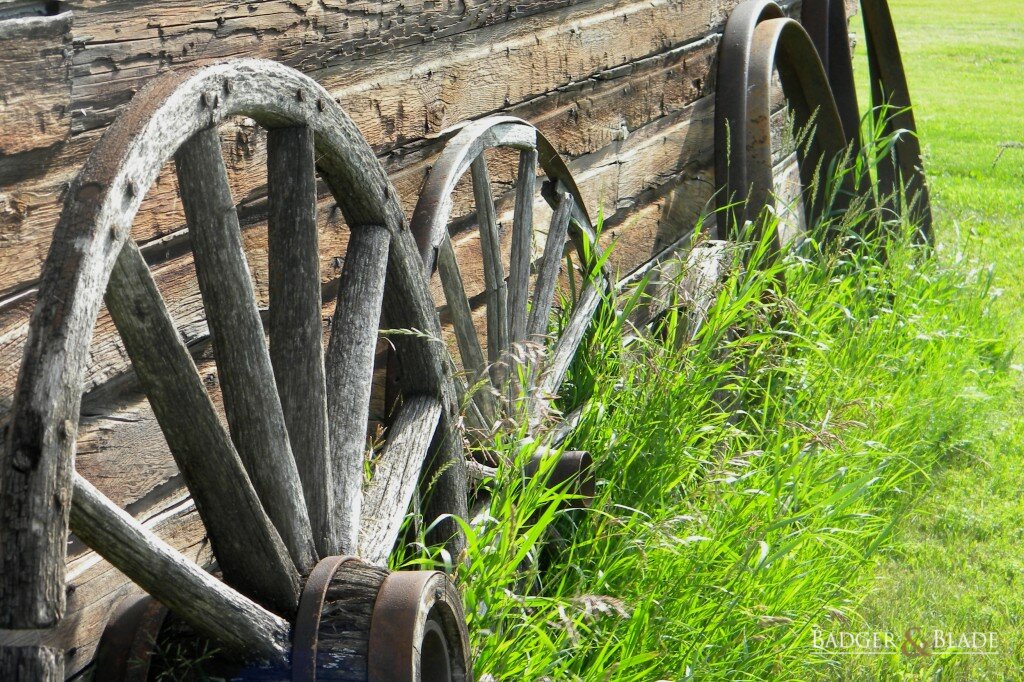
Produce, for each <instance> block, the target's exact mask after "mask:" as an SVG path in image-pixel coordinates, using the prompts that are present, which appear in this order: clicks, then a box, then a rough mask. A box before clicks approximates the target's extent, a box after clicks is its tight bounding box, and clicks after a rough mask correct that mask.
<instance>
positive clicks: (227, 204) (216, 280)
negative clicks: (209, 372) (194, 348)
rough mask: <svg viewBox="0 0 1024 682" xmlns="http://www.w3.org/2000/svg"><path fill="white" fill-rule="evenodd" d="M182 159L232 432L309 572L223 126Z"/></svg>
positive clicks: (298, 486)
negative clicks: (230, 183) (233, 193)
mask: <svg viewBox="0 0 1024 682" xmlns="http://www.w3.org/2000/svg"><path fill="white" fill-rule="evenodd" d="M174 158H175V163H176V165H177V168H178V182H179V183H180V185H181V194H182V204H183V205H184V207H185V215H186V218H187V220H188V226H189V234H190V236H191V238H192V247H193V254H194V257H195V263H196V276H197V278H198V280H199V289H200V291H201V292H202V295H203V306H204V307H205V308H206V311H207V320H208V322H209V325H210V334H211V337H212V340H213V347H214V352H215V358H216V361H217V368H218V370H219V375H220V379H221V388H222V392H223V394H224V407H225V411H226V413H227V418H228V426H229V427H230V429H231V439H232V440H233V441H234V443H235V447H236V448H237V449H238V454H239V455H240V456H241V458H242V462H243V463H244V464H245V468H246V471H248V473H249V477H250V478H251V479H252V484H253V487H255V488H256V492H257V494H258V495H259V497H260V500H261V501H262V502H263V505H264V507H265V508H266V509H267V513H268V514H269V516H270V518H271V520H272V521H273V522H274V526H275V527H276V528H277V530H278V532H279V533H280V534H281V539H282V540H284V543H285V546H286V547H287V548H288V552H289V554H290V555H291V557H292V561H294V562H295V565H296V567H297V568H298V569H299V571H300V572H301V573H306V572H308V571H309V570H310V569H312V567H313V566H314V565H315V564H316V561H317V552H316V547H315V546H314V543H313V535H312V530H311V528H310V523H309V514H308V512H307V510H306V503H305V499H304V498H303V494H302V483H301V481H300V479H299V472H298V468H297V467H296V464H295V459H294V457H293V456H292V451H291V446H290V444H289V442H288V430H287V427H286V425H285V421H284V412H283V410H282V408H281V399H280V397H279V396H278V394H277V386H276V384H275V381H274V369H273V365H272V364H271V361H270V352H269V350H268V348H267V342H266V339H265V338H264V334H263V322H262V320H261V319H260V314H259V310H258V309H257V307H256V299H255V296H254V294H253V289H252V283H251V280H250V276H249V270H248V267H247V265H246V261H245V252H244V251H243V250H242V240H241V233H240V230H239V227H238V217H237V214H236V213H235V205H234V202H233V201H232V199H231V191H230V189H229V188H228V185H227V179H226V173H225V171H224V162H223V160H222V158H221V149H220V138H219V136H218V135H217V132H216V129H212V128H208V129H206V130H203V131H200V132H198V133H196V134H195V135H194V136H193V137H192V138H190V139H189V140H188V141H187V142H186V143H185V144H184V145H183V146H182V147H181V148H180V149H179V150H178V151H177V152H175V156H174Z"/></svg>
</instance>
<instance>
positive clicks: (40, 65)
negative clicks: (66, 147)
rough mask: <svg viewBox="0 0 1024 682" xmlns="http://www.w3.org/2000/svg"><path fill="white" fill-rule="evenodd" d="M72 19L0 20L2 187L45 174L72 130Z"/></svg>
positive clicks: (68, 16)
mask: <svg viewBox="0 0 1024 682" xmlns="http://www.w3.org/2000/svg"><path fill="white" fill-rule="evenodd" d="M70 67H71V13H70V12H63V13H61V14H57V15H55V16H26V17H14V18H8V17H3V18H0V130H3V131H4V134H3V137H2V138H0V186H4V185H10V184H12V183H15V182H18V181H21V180H24V179H26V178H28V177H32V176H36V175H40V174H43V173H45V172H46V170H47V165H48V163H49V162H51V160H52V159H53V154H54V152H55V149H54V148H55V147H56V146H58V145H60V144H61V143H62V142H64V140H65V139H66V138H67V137H68V135H69V134H70V130H71V107H70V104H71V74H70Z"/></svg>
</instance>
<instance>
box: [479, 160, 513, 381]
mask: <svg viewBox="0 0 1024 682" xmlns="http://www.w3.org/2000/svg"><path fill="white" fill-rule="evenodd" d="M470 173H471V174H472V180H473V196H474V199H475V202H474V203H475V205H476V214H477V223H478V225H479V228H480V246H481V249H482V250H483V261H484V284H485V286H486V287H487V288H486V289H485V293H484V296H485V298H486V299H487V361H488V362H489V363H490V365H491V381H492V383H493V384H494V385H495V386H499V387H500V386H503V385H504V381H505V376H506V371H505V366H504V364H503V361H505V360H506V358H505V357H504V356H505V355H506V354H507V353H508V347H509V346H508V332H509V327H508V325H509V318H508V286H507V285H506V283H505V268H504V265H503V264H502V262H503V261H504V258H503V256H502V253H501V237H500V236H499V234H498V220H497V216H496V215H495V209H494V197H493V195H492V191H491V179H490V177H489V176H488V174H487V161H486V159H485V158H484V156H483V154H480V155H479V156H477V157H476V158H475V159H473V163H472V165H471V166H470Z"/></svg>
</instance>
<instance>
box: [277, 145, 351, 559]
mask: <svg viewBox="0 0 1024 682" xmlns="http://www.w3.org/2000/svg"><path fill="white" fill-rule="evenodd" d="M267 151H268V153H267V171H268V174H267V178H268V194H269V197H270V215H269V219H268V223H267V231H268V248H269V254H268V260H269V263H268V276H269V283H270V292H269V294H270V313H269V324H268V326H269V331H270V360H271V363H272V364H273V367H274V380H275V382H276V384H277V392H278V395H279V396H280V398H281V408H282V410H283V411H284V419H285V424H286V426H287V428H288V439H289V442H290V443H291V447H292V454H293V455H294V457H295V463H296V466H297V467H298V471H299V477H300V479H301V480H302V491H303V493H304V495H305V500H306V508H307V510H308V511H309V520H310V524H311V526H312V530H313V541H314V543H315V544H316V548H317V551H318V552H319V553H320V556H329V555H330V550H331V549H332V545H333V540H332V539H333V538H334V521H333V518H334V517H333V512H334V488H333V486H332V485H331V483H330V482H331V467H330V462H331V460H330V459H329V458H328V456H327V447H328V446H327V385H326V379H325V370H324V349H323V343H322V339H323V333H324V331H323V320H322V317H321V309H320V306H321V292H320V257H319V239H318V238H317V237H318V235H317V221H316V168H315V166H314V148H313V131H312V130H311V129H310V128H308V127H301V128H275V129H273V130H271V131H270V132H269V145H268V150H267Z"/></svg>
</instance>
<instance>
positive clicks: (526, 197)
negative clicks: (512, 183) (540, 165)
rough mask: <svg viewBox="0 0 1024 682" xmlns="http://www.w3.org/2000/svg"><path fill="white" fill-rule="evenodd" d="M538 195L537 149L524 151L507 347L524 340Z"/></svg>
mask: <svg viewBox="0 0 1024 682" xmlns="http://www.w3.org/2000/svg"><path fill="white" fill-rule="evenodd" d="M536 194H537V150H536V149H527V150H524V151H522V152H521V153H520V154H519V170H518V172H517V173H516V200H515V208H514V213H513V218H512V253H511V255H510V256H509V268H508V307H509V344H510V346H515V345H519V344H522V343H523V341H525V340H526V324H527V319H528V315H529V310H528V309H527V306H528V303H529V296H530V292H529V288H530V260H531V259H530V254H531V252H532V249H533V200H534V197H535V195H536ZM516 379H517V377H515V376H513V385H512V386H510V391H511V393H510V396H509V397H510V399H511V401H512V402H513V404H514V401H515V397H516V394H517V393H518V392H519V388H518V387H517V386H515V385H514V384H515V383H516V381H515V380H516Z"/></svg>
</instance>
